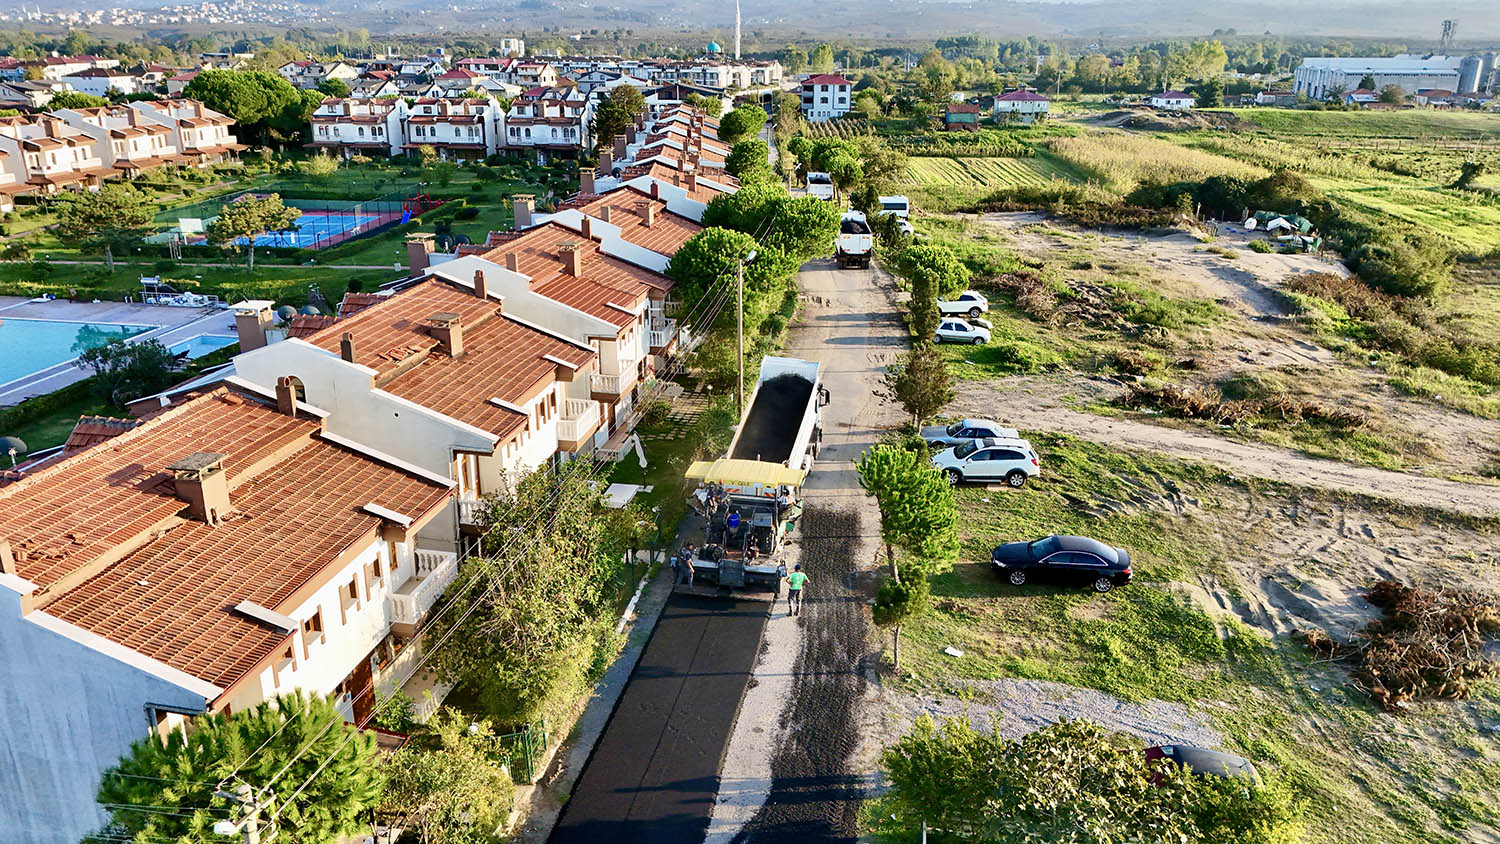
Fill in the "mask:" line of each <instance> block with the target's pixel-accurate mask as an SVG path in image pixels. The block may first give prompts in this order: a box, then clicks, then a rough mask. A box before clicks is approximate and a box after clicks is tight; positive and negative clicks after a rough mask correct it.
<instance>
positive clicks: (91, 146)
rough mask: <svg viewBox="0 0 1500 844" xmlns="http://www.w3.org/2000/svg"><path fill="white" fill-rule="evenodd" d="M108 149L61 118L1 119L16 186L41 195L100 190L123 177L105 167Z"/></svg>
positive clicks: (0, 144)
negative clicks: (30, 188) (22, 185)
mask: <svg viewBox="0 0 1500 844" xmlns="http://www.w3.org/2000/svg"><path fill="white" fill-rule="evenodd" d="M104 146H105V143H104V142H103V141H101V140H97V139H95V138H94V137H92V136H91V135H89V134H88V133H86V132H84V131H82V130H81V129H76V128H74V127H72V126H69V125H67V123H65V122H64V121H63V119H62V118H60V117H53V116H50V115H41V116H38V117H0V150H4V152H5V156H4V164H5V166H6V167H8V168H12V169H11V172H12V173H13V174H14V175H15V177H16V178H15V183H16V184H20V183H21V182H23V181H24V182H25V183H26V184H29V185H32V186H34V187H35V188H36V193H39V194H43V195H51V194H55V193H57V192H58V191H60V190H63V189H64V188H72V189H84V190H98V189H99V186H100V185H101V184H103V182H104V180H105V179H106V178H109V177H111V176H115V175H118V173H119V171H117V170H115V169H113V168H111V167H109V166H107V165H106V164H105V163H104V156H105V154H106V152H105V150H104ZM23 177H24V178H23Z"/></svg>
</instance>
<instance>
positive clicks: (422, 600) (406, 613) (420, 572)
mask: <svg viewBox="0 0 1500 844" xmlns="http://www.w3.org/2000/svg"><path fill="white" fill-rule="evenodd" d="M416 557H417V573H416V574H415V575H413V576H412V578H411V579H410V580H408V581H406V582H405V583H403V584H401V587H400V588H399V589H397V590H396V591H395V592H392V593H391V624H392V626H393V627H394V626H397V625H400V626H404V627H406V628H407V632H410V631H411V630H414V629H415V628H416V626H417V624H418V623H419V622H421V620H422V617H423V616H425V615H426V614H427V611H428V610H430V609H432V605H433V604H435V603H437V599H438V598H439V597H441V596H442V594H443V590H444V589H447V588H448V584H450V583H452V582H453V581H454V579H455V578H457V577H458V555H457V554H455V553H453V552H452V551H426V550H423V549H420V548H419V549H417V553H416Z"/></svg>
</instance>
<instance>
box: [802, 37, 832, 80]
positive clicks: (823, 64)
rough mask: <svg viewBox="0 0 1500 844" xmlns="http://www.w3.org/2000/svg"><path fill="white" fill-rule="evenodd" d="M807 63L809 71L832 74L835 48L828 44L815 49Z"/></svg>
mask: <svg viewBox="0 0 1500 844" xmlns="http://www.w3.org/2000/svg"><path fill="white" fill-rule="evenodd" d="M807 62H808V70H811V71H812V72H813V73H832V72H833V47H831V46H829V45H828V44H819V45H818V46H816V47H814V48H813V51H812V54H811V55H810V56H808V60H807Z"/></svg>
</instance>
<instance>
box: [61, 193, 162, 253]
mask: <svg viewBox="0 0 1500 844" xmlns="http://www.w3.org/2000/svg"><path fill="white" fill-rule="evenodd" d="M155 215H156V206H155V203H153V202H151V201H150V200H149V199H148V198H147V197H146V195H145V194H143V193H141V192H140V191H138V190H136V189H135V187H134V186H133V185H128V184H124V183H119V182H116V183H113V184H108V185H105V186H104V187H103V188H101V189H99V190H97V191H84V192H83V193H80V194H77V195H76V196H73V197H71V198H70V199H69V200H68V201H67V202H66V204H61V207H60V209H59V212H58V219H57V233H58V234H60V235H62V237H63V238H64V239H66V240H67V241H69V242H71V243H76V244H78V245H79V246H82V247H83V248H85V249H89V250H96V251H99V252H102V253H104V263H105V264H106V265H107V266H108V267H109V269H110V270H111V271H113V270H114V268H115V250H116V249H120V250H126V249H129V248H130V247H132V246H135V245H136V244H138V243H140V242H141V239H142V238H144V237H145V236H146V235H148V234H151V233H152V232H153V231H155V229H156V226H155V225H154V218H155Z"/></svg>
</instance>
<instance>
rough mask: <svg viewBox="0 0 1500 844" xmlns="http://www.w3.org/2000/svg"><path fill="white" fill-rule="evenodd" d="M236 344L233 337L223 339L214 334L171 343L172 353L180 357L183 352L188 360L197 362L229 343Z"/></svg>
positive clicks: (236, 340)
mask: <svg viewBox="0 0 1500 844" xmlns="http://www.w3.org/2000/svg"><path fill="white" fill-rule="evenodd" d="M238 342H239V340H238V339H237V338H234V337H224V336H220V335H216V334H200V335H198V336H197V337H194V338H193V339H191V340H184V341H182V342H181V343H173V344H172V353H173V354H177V355H180V354H182V353H183V352H187V353H188V357H189V358H191V359H193V360H197V359H198V358H201V357H203V356H204V355H206V354H208V353H209V352H216V351H218V350H219V349H222V348H224V347H225V346H228V345H229V344H231V343H238Z"/></svg>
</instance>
